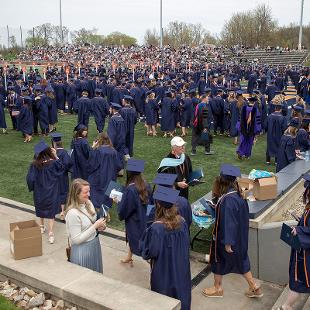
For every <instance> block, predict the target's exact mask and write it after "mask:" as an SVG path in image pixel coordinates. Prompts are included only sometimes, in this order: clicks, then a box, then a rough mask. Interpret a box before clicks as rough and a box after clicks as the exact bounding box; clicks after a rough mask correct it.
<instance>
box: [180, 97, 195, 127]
mask: <svg viewBox="0 0 310 310" xmlns="http://www.w3.org/2000/svg"><path fill="white" fill-rule="evenodd" d="M192 119H193V105H192V100H191V98H189V97H186V98H184V99H182V100H181V103H180V125H181V127H189V126H190V125H191V121H192Z"/></svg>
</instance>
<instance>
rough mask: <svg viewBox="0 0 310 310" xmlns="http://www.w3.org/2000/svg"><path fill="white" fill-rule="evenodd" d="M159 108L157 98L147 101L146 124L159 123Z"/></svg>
mask: <svg viewBox="0 0 310 310" xmlns="http://www.w3.org/2000/svg"><path fill="white" fill-rule="evenodd" d="M158 109H159V106H158V103H157V100H156V99H150V100H148V102H146V103H145V107H144V112H145V118H146V124H147V125H149V126H151V125H153V126H154V125H156V124H157V111H158Z"/></svg>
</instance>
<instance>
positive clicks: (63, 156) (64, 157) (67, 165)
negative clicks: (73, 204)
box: [56, 148, 73, 205]
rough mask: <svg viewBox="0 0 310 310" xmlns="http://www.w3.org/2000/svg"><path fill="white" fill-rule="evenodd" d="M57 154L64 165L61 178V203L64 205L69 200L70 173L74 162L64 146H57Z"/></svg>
mask: <svg viewBox="0 0 310 310" xmlns="http://www.w3.org/2000/svg"><path fill="white" fill-rule="evenodd" d="M56 152H57V156H58V158H59V160H60V161H61V163H62V164H63V166H64V170H63V173H62V175H61V176H60V178H59V197H60V198H59V199H60V203H61V204H62V205H64V204H65V203H66V201H67V196H68V192H69V176H68V173H69V172H71V169H72V166H73V162H72V159H71V157H70V156H69V154H68V152H67V151H66V150H64V149H63V148H57V150H56Z"/></svg>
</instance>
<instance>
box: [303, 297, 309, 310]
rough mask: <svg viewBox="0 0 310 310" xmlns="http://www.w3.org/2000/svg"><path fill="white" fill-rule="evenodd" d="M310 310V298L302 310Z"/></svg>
mask: <svg viewBox="0 0 310 310" xmlns="http://www.w3.org/2000/svg"><path fill="white" fill-rule="evenodd" d="M309 309H310V297H309V298H308V299H307V301H306V303H305V305H304V307H303V308H302V310H309Z"/></svg>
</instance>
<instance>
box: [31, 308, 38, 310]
mask: <svg viewBox="0 0 310 310" xmlns="http://www.w3.org/2000/svg"><path fill="white" fill-rule="evenodd" d="M31 310H40V308H38V307H34V308H32V309H31Z"/></svg>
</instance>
